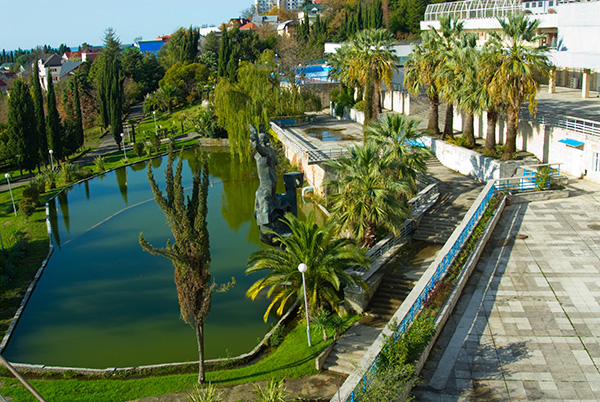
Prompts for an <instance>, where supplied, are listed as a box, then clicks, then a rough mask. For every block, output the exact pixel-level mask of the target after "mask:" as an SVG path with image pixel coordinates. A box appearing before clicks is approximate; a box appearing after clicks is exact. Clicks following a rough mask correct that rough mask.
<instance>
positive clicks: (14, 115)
mask: <svg viewBox="0 0 600 402" xmlns="http://www.w3.org/2000/svg"><path fill="white" fill-rule="evenodd" d="M8 135H9V140H8V147H9V149H10V151H11V152H12V153H13V155H15V156H17V155H19V156H20V158H17V160H18V161H19V169H27V170H29V172H31V171H32V170H33V169H35V167H36V166H37V164H38V162H39V145H38V142H37V136H36V130H35V110H34V105H33V99H31V94H30V92H29V87H28V86H27V84H25V82H23V81H22V80H20V79H19V80H16V81H15V82H14V84H13V87H12V91H11V93H10V98H9V99H8Z"/></svg>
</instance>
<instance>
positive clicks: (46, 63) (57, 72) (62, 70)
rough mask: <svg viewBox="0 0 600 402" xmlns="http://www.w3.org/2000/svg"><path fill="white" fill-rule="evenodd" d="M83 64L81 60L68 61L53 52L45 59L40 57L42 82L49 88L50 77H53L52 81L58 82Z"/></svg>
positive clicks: (45, 87) (39, 65) (39, 66)
mask: <svg viewBox="0 0 600 402" xmlns="http://www.w3.org/2000/svg"><path fill="white" fill-rule="evenodd" d="M81 64H82V63H81V62H80V61H66V60H64V59H62V58H61V57H60V56H59V55H57V54H53V55H51V56H49V57H47V58H45V59H39V60H38V68H39V70H40V84H41V85H42V86H43V87H44V89H46V90H47V89H48V80H49V79H52V83H53V84H56V83H57V82H58V81H60V80H62V79H63V78H65V77H67V76H68V75H69V74H72V73H73V72H74V71H75V70H76V69H77V68H79V66H80V65H81Z"/></svg>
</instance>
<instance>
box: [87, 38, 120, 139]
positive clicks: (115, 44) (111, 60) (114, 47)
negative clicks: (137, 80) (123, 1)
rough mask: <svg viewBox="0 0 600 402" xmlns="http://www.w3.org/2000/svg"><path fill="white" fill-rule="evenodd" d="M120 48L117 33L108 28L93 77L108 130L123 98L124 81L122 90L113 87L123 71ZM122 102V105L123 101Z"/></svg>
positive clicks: (95, 62)
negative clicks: (116, 103) (116, 102)
mask: <svg viewBox="0 0 600 402" xmlns="http://www.w3.org/2000/svg"><path fill="white" fill-rule="evenodd" d="M119 46H120V43H119V39H118V38H117V36H116V33H115V31H114V30H113V29H112V28H108V29H107V30H106V32H105V35H104V49H103V50H102V52H101V53H100V55H99V56H98V58H97V59H96V60H95V61H94V64H93V68H94V73H93V77H94V80H95V83H96V88H97V89H98V108H99V110H100V117H101V119H102V126H103V127H104V128H107V127H108V126H109V125H111V123H113V122H114V117H113V114H114V113H115V107H116V106H117V105H115V104H114V102H115V100H117V99H118V98H119V97H122V96H123V95H122V94H123V87H122V81H121V87H120V88H119V87H116V88H113V85H115V84H118V83H119V80H115V77H114V75H115V74H120V71H121V64H120V61H119V52H120V47H119ZM117 78H120V77H117ZM120 102H121V104H122V100H121V101H120ZM122 113H123V111H122V110H121V114H122ZM113 132H114V129H113ZM119 134H120V133H119ZM113 135H114V133H113ZM115 140H116V139H115ZM119 141H120V140H119ZM119 141H117V144H120V142H119Z"/></svg>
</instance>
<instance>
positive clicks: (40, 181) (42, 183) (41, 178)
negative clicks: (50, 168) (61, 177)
mask: <svg viewBox="0 0 600 402" xmlns="http://www.w3.org/2000/svg"><path fill="white" fill-rule="evenodd" d="M31 183H32V184H34V185H35V187H36V188H37V189H38V191H39V193H40V194H43V193H45V192H46V184H47V183H48V179H47V178H46V176H45V175H44V174H43V173H38V174H36V175H35V177H34V178H33V180H32V181H31Z"/></svg>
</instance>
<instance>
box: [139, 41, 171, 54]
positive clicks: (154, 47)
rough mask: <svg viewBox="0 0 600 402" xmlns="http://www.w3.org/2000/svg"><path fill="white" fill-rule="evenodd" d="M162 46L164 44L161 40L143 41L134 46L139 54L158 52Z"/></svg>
mask: <svg viewBox="0 0 600 402" xmlns="http://www.w3.org/2000/svg"><path fill="white" fill-rule="evenodd" d="M164 44H165V42H163V41H162V40H144V41H139V42H138V43H137V44H136V45H137V47H138V48H139V49H140V52H158V50H159V49H160V48H161V47H162V46H163V45H164Z"/></svg>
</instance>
